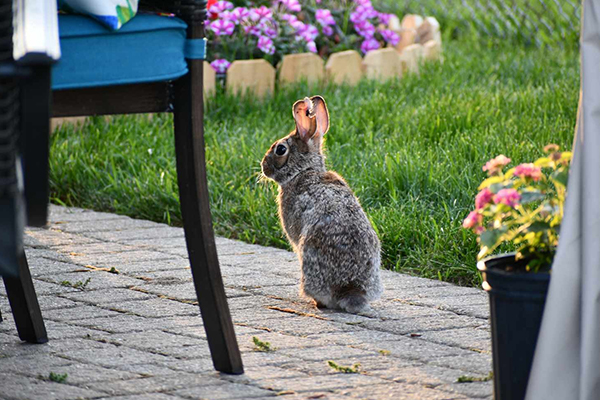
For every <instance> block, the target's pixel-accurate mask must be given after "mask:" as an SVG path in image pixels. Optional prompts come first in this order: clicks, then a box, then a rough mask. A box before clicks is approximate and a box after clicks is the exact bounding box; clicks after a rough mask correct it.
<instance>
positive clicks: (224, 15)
mask: <svg viewBox="0 0 600 400" xmlns="http://www.w3.org/2000/svg"><path fill="white" fill-rule="evenodd" d="M219 18H220V19H225V20H227V21H231V22H233V23H234V24H236V25H237V24H239V22H240V21H239V19H238V18H237V16H236V15H235V14H234V13H233V11H223V12H222V13H221V14H219Z"/></svg>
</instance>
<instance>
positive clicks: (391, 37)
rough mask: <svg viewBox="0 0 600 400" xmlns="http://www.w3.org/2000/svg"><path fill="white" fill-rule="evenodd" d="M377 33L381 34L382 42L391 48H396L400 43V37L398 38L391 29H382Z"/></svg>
mask: <svg viewBox="0 0 600 400" xmlns="http://www.w3.org/2000/svg"><path fill="white" fill-rule="evenodd" d="M379 33H381V37H383V40H385V41H386V43H389V44H391V45H392V46H396V45H397V44H398V42H399V41H400V36H398V34H397V33H396V32H394V31H393V30H391V29H382V30H381V31H380V32H379Z"/></svg>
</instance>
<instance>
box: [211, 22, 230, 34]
mask: <svg viewBox="0 0 600 400" xmlns="http://www.w3.org/2000/svg"><path fill="white" fill-rule="evenodd" d="M210 29H211V30H212V31H213V32H214V33H215V35H217V36H222V35H227V36H229V35H231V34H232V33H233V30H234V29H235V24H234V23H233V22H231V21H228V20H225V19H217V20H216V21H213V22H211V23H210Z"/></svg>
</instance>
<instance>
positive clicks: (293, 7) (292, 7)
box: [278, 0, 302, 12]
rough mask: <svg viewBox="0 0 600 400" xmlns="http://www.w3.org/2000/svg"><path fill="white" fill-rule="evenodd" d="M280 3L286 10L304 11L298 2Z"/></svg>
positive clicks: (281, 1) (287, 1) (286, 0)
mask: <svg viewBox="0 0 600 400" xmlns="http://www.w3.org/2000/svg"><path fill="white" fill-rule="evenodd" d="M278 2H279V3H281V4H283V5H284V6H285V8H287V9H288V10H290V11H292V12H300V11H302V6H301V5H300V3H299V2H298V0H279V1H278Z"/></svg>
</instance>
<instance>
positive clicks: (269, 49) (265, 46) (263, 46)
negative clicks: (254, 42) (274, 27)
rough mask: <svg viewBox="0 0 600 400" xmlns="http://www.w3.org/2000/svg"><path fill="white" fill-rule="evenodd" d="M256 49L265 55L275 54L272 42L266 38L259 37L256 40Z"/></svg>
mask: <svg viewBox="0 0 600 400" xmlns="http://www.w3.org/2000/svg"><path fill="white" fill-rule="evenodd" d="M258 48H259V49H260V51H262V52H263V53H265V54H273V53H275V46H274V45H273V41H272V40H271V39H270V38H268V37H266V36H261V37H260V38H258Z"/></svg>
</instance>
